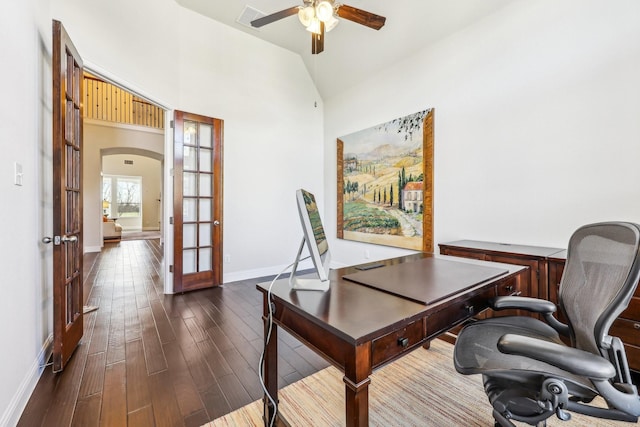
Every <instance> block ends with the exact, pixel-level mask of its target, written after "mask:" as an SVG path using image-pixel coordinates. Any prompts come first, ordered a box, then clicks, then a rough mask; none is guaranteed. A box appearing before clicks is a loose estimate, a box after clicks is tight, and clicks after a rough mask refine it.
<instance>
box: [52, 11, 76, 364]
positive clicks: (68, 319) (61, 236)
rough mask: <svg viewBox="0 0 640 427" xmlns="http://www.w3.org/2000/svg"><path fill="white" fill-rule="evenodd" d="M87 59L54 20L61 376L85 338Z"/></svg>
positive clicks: (56, 317) (56, 307)
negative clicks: (84, 102)
mask: <svg viewBox="0 0 640 427" xmlns="http://www.w3.org/2000/svg"><path fill="white" fill-rule="evenodd" d="M82 70H83V67H82V58H81V57H80V55H79V54H78V51H77V50H76V48H75V47H74V45H73V42H72V41H71V39H70V38H69V35H68V34H67V32H66V31H65V29H64V26H63V25H62V23H61V22H59V21H53V54H52V63H51V74H52V80H53V91H52V98H53V108H52V110H53V111H52V116H53V234H54V236H53V238H48V237H46V238H45V239H43V241H44V242H46V243H49V242H52V243H53V371H54V372H59V371H62V370H63V369H64V367H65V365H66V364H67V362H68V361H69V359H70V358H71V356H72V355H73V352H74V351H75V349H76V348H77V347H78V343H79V342H80V339H81V338H82V334H83V302H84V301H83V300H84V298H83V294H82V254H83V249H82V163H81V161H82V151H81V150H82V123H83V122H82Z"/></svg>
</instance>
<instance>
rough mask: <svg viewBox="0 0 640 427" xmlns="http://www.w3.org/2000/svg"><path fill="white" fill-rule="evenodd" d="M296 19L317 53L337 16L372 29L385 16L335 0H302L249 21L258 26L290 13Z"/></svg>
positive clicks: (322, 47) (381, 22) (336, 21)
mask: <svg viewBox="0 0 640 427" xmlns="http://www.w3.org/2000/svg"><path fill="white" fill-rule="evenodd" d="M295 14H297V15H298V19H299V20H300V22H301V23H302V25H304V26H305V28H306V29H307V31H310V32H311V53H312V54H314V55H315V54H318V53H321V52H322V51H323V50H324V33H327V32H329V31H331V30H332V29H333V28H334V27H335V26H336V25H338V22H339V21H338V18H344V19H347V20H349V21H353V22H356V23H358V24H361V25H364V26H366V27H369V28H372V29H374V30H379V29H380V28H382V26H383V25H384V23H385V21H386V19H387V18H385V17H384V16H380V15H376V14H375V13H371V12H367V11H365V10H362V9H358V8H355V7H352V6H348V5H346V4H340V3H337V2H336V1H335V0H303V5H302V6H293V7H290V8H288V9H284V10H281V11H280V12H276V13H272V14H271V15H267V16H263V17H262V18H258V19H255V20H253V21H251V26H253V27H256V28H259V27H262V26H264V25H267V24H270V23H272V22H275V21H278V20H280V19H283V18H286V17H288V16H291V15H295Z"/></svg>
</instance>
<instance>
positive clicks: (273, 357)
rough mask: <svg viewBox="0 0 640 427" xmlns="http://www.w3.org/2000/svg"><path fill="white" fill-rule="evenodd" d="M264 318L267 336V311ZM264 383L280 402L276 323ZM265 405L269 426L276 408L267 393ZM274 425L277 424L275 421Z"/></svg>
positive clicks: (265, 366)
mask: <svg viewBox="0 0 640 427" xmlns="http://www.w3.org/2000/svg"><path fill="white" fill-rule="evenodd" d="M263 320H264V336H267V333H268V330H269V319H268V317H267V312H266V311H265V315H264V316H263ZM263 374H264V377H263V380H264V384H265V386H266V387H267V391H268V392H269V395H270V396H271V398H272V399H273V400H274V401H275V402H276V405H277V404H278V327H277V326H276V324H275V323H274V324H273V326H272V328H271V337H270V338H269V343H268V344H267V349H266V351H265V355H264V372H263ZM263 402H264V404H263V407H264V412H263V414H264V425H265V427H268V426H270V425H271V419H272V418H273V416H274V415H275V412H276V408H275V407H274V406H273V404H272V403H271V401H270V400H269V398H268V397H267V396H266V395H265V396H264V397H263ZM273 425H276V424H275V423H274V424H273Z"/></svg>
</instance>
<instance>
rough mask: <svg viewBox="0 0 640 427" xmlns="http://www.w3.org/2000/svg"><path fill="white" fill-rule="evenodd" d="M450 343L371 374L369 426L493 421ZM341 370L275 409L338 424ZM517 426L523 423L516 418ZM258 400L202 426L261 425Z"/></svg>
mask: <svg viewBox="0 0 640 427" xmlns="http://www.w3.org/2000/svg"><path fill="white" fill-rule="evenodd" d="M452 354H453V346H452V345H451V344H448V343H446V342H444V341H441V340H434V341H433V342H432V344H431V349H429V350H424V349H422V348H419V349H417V350H415V351H413V352H412V353H410V354H409V355H407V356H405V357H403V358H401V359H400V360H398V361H396V362H395V363H392V364H390V365H387V366H385V367H383V368H381V369H379V370H377V371H376V372H374V373H373V375H372V376H371V384H370V385H369V407H370V410H369V424H370V425H372V426H386V427H388V426H420V427H425V426H438V427H440V426H447V427H449V426H464V427H471V426H482V427H487V426H493V417H492V415H491V406H490V404H489V401H488V400H487V397H486V395H485V394H484V391H483V388H482V379H481V376H480V375H472V376H464V375H460V374H458V373H457V372H456V371H455V369H454V367H453V361H452V360H453V359H452V357H453V356H452ZM342 377H343V374H342V373H341V372H340V371H339V370H338V369H336V368H334V367H329V368H326V369H324V370H322V371H320V372H317V373H316V374H314V375H311V376H309V377H307V378H304V379H302V380H300V381H298V382H296V383H294V384H291V385H290V386H288V387H285V388H284V389H282V390H280V391H279V393H278V397H279V399H280V408H279V410H280V412H281V413H282V415H283V416H284V418H285V419H286V421H287V422H288V423H289V424H290V425H291V426H296V427H297V426H305V427H306V426H343V425H344V424H345V415H344V387H345V386H344V383H343V382H342ZM516 424H517V425H525V424H522V423H516ZM263 425H264V424H263V421H262V401H261V400H259V401H256V402H253V403H251V404H249V405H247V406H245V407H243V408H240V409H238V410H237V411H235V412H232V413H230V414H227V415H225V416H223V417H221V418H218V419H216V420H214V421H212V422H211V423H208V424H205V426H207V427H222V426H234V427H235V426H237V427H250V426H263ZM547 425H549V426H566V427H576V426H580V427H583V426H584V427H593V426H603V427H604V426H612V427H613V426H618V427H622V426H625V425H632V424H629V423H622V422H614V421H605V420H598V419H595V418H590V417H586V416H583V415H579V414H572V419H571V421H569V422H563V421H560V420H559V419H557V418H555V417H552V418H549V420H548V421H547Z"/></svg>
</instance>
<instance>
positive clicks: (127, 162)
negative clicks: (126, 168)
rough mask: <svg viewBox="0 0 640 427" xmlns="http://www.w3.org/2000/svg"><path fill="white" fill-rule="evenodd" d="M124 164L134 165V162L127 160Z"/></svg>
mask: <svg viewBox="0 0 640 427" xmlns="http://www.w3.org/2000/svg"><path fill="white" fill-rule="evenodd" d="M124 164H125V165H132V164H133V160H125V161H124Z"/></svg>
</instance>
